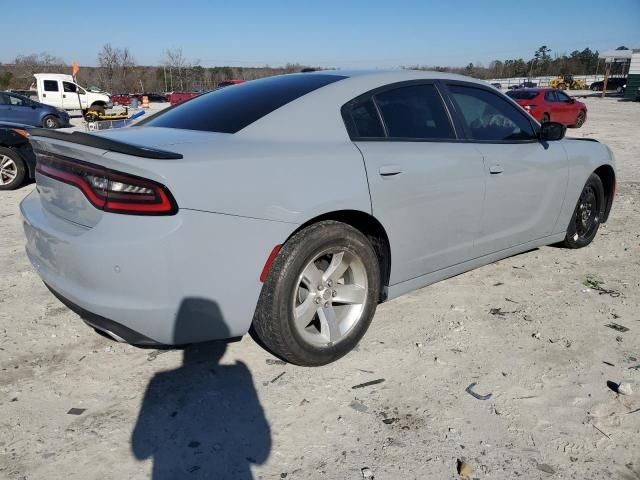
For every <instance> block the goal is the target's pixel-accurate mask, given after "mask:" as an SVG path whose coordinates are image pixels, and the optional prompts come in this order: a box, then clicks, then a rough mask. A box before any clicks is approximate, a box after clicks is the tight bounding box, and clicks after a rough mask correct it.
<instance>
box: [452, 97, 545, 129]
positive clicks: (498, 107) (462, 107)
mask: <svg viewBox="0 0 640 480" xmlns="http://www.w3.org/2000/svg"><path fill="white" fill-rule="evenodd" d="M449 88H450V90H451V93H452V95H453V98H454V101H455V103H456V105H457V106H458V111H459V112H460V113H461V114H462V117H463V120H464V122H465V123H466V125H467V128H468V131H469V134H470V136H471V138H472V139H474V140H487V141H504V140H532V139H535V138H536V135H535V132H534V130H533V127H532V126H531V124H530V123H529V121H528V120H527V118H526V117H525V116H524V114H522V113H520V111H519V110H518V109H517V108H516V107H514V106H513V105H512V104H510V103H509V102H507V101H506V100H504V99H503V98H500V96H499V95H497V94H493V93H491V92H489V91H487V90H482V89H479V88H474V87H463V86H459V85H451V86H450V87H449Z"/></svg>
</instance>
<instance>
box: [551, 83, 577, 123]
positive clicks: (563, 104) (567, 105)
mask: <svg viewBox="0 0 640 480" xmlns="http://www.w3.org/2000/svg"><path fill="white" fill-rule="evenodd" d="M556 99H557V102H558V103H557V104H558V108H560V109H561V111H562V117H561V118H562V120H558V121H559V122H560V123H564V124H565V125H573V124H574V123H576V117H577V116H578V110H579V109H578V108H577V107H576V102H575V100H574V99H573V98H571V97H570V96H569V95H567V94H566V93H564V92H560V91H557V92H556Z"/></svg>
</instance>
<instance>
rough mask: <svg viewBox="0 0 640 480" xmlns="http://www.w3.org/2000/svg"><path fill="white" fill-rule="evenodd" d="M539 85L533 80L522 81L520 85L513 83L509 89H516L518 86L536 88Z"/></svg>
mask: <svg viewBox="0 0 640 480" xmlns="http://www.w3.org/2000/svg"><path fill="white" fill-rule="evenodd" d="M537 86H538V84H537V83H533V82H522V83H520V84H519V85H511V86H510V87H509V90H516V89H518V88H536V87H537Z"/></svg>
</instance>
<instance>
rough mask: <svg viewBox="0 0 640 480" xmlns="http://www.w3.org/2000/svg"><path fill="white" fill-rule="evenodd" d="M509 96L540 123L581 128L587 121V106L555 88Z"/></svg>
mask: <svg viewBox="0 0 640 480" xmlns="http://www.w3.org/2000/svg"><path fill="white" fill-rule="evenodd" d="M507 95H508V96H509V97H511V98H512V99H513V100H515V101H516V102H517V103H518V105H520V106H521V107H522V108H524V109H525V110H526V111H527V112H529V113H530V114H531V116H532V117H533V118H535V119H536V120H538V121H539V122H540V123H544V122H558V123H563V124H565V125H567V126H568V127H575V128H580V127H581V126H582V125H584V122H586V120H587V106H586V105H585V104H584V103H582V102H579V101H578V100H576V99H575V98H572V97H570V96H569V95H567V94H566V93H564V92H563V91H562V90H557V89H555V88H521V89H519V90H511V91H509V92H507Z"/></svg>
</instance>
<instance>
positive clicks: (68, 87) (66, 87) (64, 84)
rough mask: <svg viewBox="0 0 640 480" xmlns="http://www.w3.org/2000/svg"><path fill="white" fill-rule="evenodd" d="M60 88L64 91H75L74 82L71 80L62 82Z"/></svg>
mask: <svg viewBox="0 0 640 480" xmlns="http://www.w3.org/2000/svg"><path fill="white" fill-rule="evenodd" d="M62 89H63V90H64V91H65V92H66V93H76V84H75V83H71V82H62Z"/></svg>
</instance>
